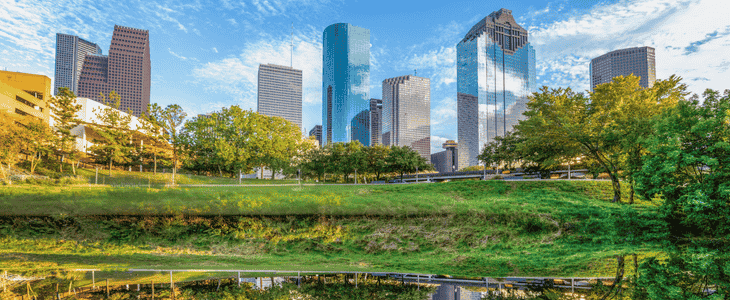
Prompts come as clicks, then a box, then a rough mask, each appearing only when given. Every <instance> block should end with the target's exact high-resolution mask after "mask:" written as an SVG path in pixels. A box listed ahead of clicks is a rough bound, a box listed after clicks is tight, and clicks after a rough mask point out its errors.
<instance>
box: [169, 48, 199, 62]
mask: <svg viewBox="0 0 730 300" xmlns="http://www.w3.org/2000/svg"><path fill="white" fill-rule="evenodd" d="M167 52H170V54H172V56H174V57H177V58H179V59H181V60H194V61H197V60H198V59H197V58H195V57H185V56H182V55H180V54H177V53H175V52H172V50H170V48H167Z"/></svg>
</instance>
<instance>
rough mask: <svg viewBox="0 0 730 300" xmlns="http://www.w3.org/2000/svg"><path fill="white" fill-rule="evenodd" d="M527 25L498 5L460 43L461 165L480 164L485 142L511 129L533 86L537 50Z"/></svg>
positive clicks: (459, 117)
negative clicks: (524, 27)
mask: <svg viewBox="0 0 730 300" xmlns="http://www.w3.org/2000/svg"><path fill="white" fill-rule="evenodd" d="M527 37H528V33H527V30H525V29H523V28H522V27H520V25H518V24H517V22H516V21H515V19H514V18H513V17H512V11H510V10H507V9H504V8H502V9H500V10H499V11H496V12H493V13H491V14H489V16H487V17H486V18H484V19H482V20H481V21H479V23H477V24H476V25H474V27H472V28H471V30H469V32H468V33H467V34H466V36H465V37H464V39H463V40H461V42H459V44H457V45H456V49H457V50H456V51H457V65H456V85H457V94H456V97H457V98H456V99H457V119H458V136H459V167H462V168H464V167H468V166H474V165H478V164H479V162H478V160H477V155H479V153H480V152H481V150H482V149H483V148H484V145H485V144H487V143H489V142H492V141H494V137H496V136H502V135H504V134H505V133H506V132H509V131H511V130H512V127H513V126H515V125H517V123H518V121H519V120H521V119H523V118H524V116H523V115H522V113H523V112H524V111H525V110H526V109H527V106H526V104H527V101H528V100H527V97H528V96H529V95H530V94H531V93H532V92H534V91H535V50H534V49H533V48H532V46H531V45H530V43H529V42H528V39H527Z"/></svg>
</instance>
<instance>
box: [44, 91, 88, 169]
mask: <svg viewBox="0 0 730 300" xmlns="http://www.w3.org/2000/svg"><path fill="white" fill-rule="evenodd" d="M50 104H51V105H49V106H50V109H51V116H53V120H54V124H53V127H54V128H55V130H56V134H57V136H58V138H57V139H55V141H56V144H55V148H56V150H57V151H58V154H59V155H60V156H61V163H60V164H59V168H60V169H59V171H61V172H63V161H64V160H65V158H68V159H69V160H72V161H73V159H74V158H75V156H76V151H75V147H74V144H75V141H76V137H75V136H73V135H72V134H71V130H72V129H73V128H74V127H76V126H78V125H79V124H80V123H81V120H80V119H79V118H78V116H77V114H78V112H79V111H80V110H81V107H82V105H81V104H78V103H77V102H76V95H74V93H73V92H72V91H71V90H69V89H68V88H65V87H62V88H59V89H58V94H57V95H56V96H54V97H51V100H50ZM71 165H72V170H73V173H74V175H76V168H75V167H73V166H74V164H73V162H72V163H71Z"/></svg>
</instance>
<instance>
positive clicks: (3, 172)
mask: <svg viewBox="0 0 730 300" xmlns="http://www.w3.org/2000/svg"><path fill="white" fill-rule="evenodd" d="M0 174H3V179H5V178H7V179H8V182H9V181H10V178H8V175H7V174H6V173H5V168H4V167H3V164H2V163H0Z"/></svg>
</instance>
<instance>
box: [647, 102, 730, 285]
mask: <svg viewBox="0 0 730 300" xmlns="http://www.w3.org/2000/svg"><path fill="white" fill-rule="evenodd" d="M653 129H654V132H653V133H652V134H651V135H650V136H649V137H648V138H647V140H646V147H647V149H646V150H647V152H646V154H645V155H644V156H643V157H642V160H643V166H642V168H641V170H640V171H639V172H638V173H637V174H636V175H635V179H636V182H637V190H638V191H639V192H640V193H641V194H642V195H644V197H646V198H647V199H660V200H661V203H662V214H663V218H664V221H665V222H666V224H667V228H668V233H667V237H668V241H667V242H668V243H667V247H666V248H665V249H664V250H665V251H666V252H668V253H669V254H670V259H669V261H667V262H663V263H662V262H659V261H656V260H650V261H648V262H645V263H644V264H642V268H641V270H640V272H642V276H643V279H640V281H639V283H640V285H639V288H640V291H639V294H640V296H642V297H644V298H647V299H699V298H702V297H706V293H704V289H705V288H707V287H708V285H714V288H715V289H717V293H716V294H715V295H713V297H715V298H716V299H723V298H725V297H728V295H729V294H728V293H730V254H729V251H730V250H729V249H730V239H728V237H729V236H730V219H729V218H728V217H727V216H728V215H730V168H728V166H730V90H726V91H725V93H724V95H722V96H721V95H720V94H719V93H718V92H716V91H712V90H707V91H706V92H705V93H704V101H703V102H702V103H700V101H699V99H698V97H692V98H691V99H689V100H683V101H679V103H678V104H677V105H676V106H674V107H671V108H669V109H667V110H665V111H664V112H662V113H661V114H660V115H658V116H657V117H655V118H654V126H653ZM650 276H651V277H650ZM642 280H643V281H642Z"/></svg>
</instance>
